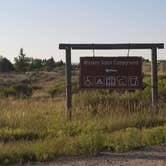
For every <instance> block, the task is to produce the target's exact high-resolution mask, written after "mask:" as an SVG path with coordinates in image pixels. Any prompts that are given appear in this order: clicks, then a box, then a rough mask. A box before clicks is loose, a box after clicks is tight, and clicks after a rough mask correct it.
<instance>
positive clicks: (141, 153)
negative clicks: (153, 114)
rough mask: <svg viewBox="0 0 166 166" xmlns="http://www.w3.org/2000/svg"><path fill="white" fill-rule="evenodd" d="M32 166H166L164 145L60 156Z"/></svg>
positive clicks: (165, 148) (165, 147)
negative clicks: (125, 150)
mask: <svg viewBox="0 0 166 166" xmlns="http://www.w3.org/2000/svg"><path fill="white" fill-rule="evenodd" d="M33 166H166V145H165V146H155V147H150V148H143V149H140V150H136V151H133V152H128V153H102V154H101V155H99V156H96V157H89V158H61V159H58V160H57V161H54V162H50V163H38V164H35V165H33Z"/></svg>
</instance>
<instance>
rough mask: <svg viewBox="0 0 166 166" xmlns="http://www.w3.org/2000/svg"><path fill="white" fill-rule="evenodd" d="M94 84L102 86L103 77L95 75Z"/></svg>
mask: <svg viewBox="0 0 166 166" xmlns="http://www.w3.org/2000/svg"><path fill="white" fill-rule="evenodd" d="M96 85H97V86H104V85H105V79H104V77H96Z"/></svg>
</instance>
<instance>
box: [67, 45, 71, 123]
mask: <svg viewBox="0 0 166 166" xmlns="http://www.w3.org/2000/svg"><path fill="white" fill-rule="evenodd" d="M71 88H72V87H71V48H70V47H66V99H67V101H66V107H67V119H68V120H70V121H71V116H72V115H71V106H72V92H71Z"/></svg>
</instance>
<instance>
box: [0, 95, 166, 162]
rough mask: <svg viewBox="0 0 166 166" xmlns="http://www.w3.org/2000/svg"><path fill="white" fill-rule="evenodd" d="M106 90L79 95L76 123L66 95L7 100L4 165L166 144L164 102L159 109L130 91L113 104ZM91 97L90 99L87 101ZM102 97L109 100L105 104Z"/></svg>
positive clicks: (1, 123)
mask: <svg viewBox="0 0 166 166" xmlns="http://www.w3.org/2000/svg"><path fill="white" fill-rule="evenodd" d="M101 93H103V92H92V93H89V94H88V92H85V94H84V93H82V95H80V94H77V95H75V96H74V98H73V109H72V112H73V116H72V121H71V122H69V121H67V120H66V110H65V102H64V99H63V98H62V99H60V100H56V99H43V100H42V99H40V100H34V99H26V100H21V99H20V100H18V99H17V100H16V99H15V100H14V99H10V98H9V99H6V100H3V99H2V100H1V101H0V108H1V111H0V164H16V163H17V164H18V163H24V162H29V161H50V160H54V159H56V158H57V157H60V156H75V155H94V154H98V153H100V152H101V151H111V152H115V151H117V152H119V151H128V150H133V149H136V148H139V147H143V146H149V145H160V144H164V143H166V112H165V108H166V107H165V106H164V105H163V104H162V106H159V111H158V112H157V113H153V112H152V111H151V109H150V107H148V106H147V105H144V104H142V103H137V102H136V103H135V105H134V104H133V103H131V102H132V100H133V101H135V100H134V98H135V97H133V96H134V95H137V94H129V95H131V96H132V97H131V96H130V97H128V94H124V95H125V97H124V96H123V95H122V96H118V94H114V95H115V96H114V97H116V96H117V97H119V99H121V102H119V101H115V100H113V101H110V102H109V99H111V97H110V98H109V99H108V100H107V101H105V99H106V97H104V96H105V95H101ZM90 94H93V97H94V98H92V97H91V95H90ZM88 95H89V100H88V99H87V100H88V101H89V103H88V101H86V99H84V100H82V98H86V97H87V96H88ZM98 95H100V96H98ZM85 96H86V97H85ZM107 97H109V96H107ZM121 97H122V98H121ZM126 98H128V99H129V100H127V99H126ZM122 99H124V100H122ZM100 100H101V101H105V102H104V103H103V104H102V103H101V102H99V101H100ZM78 102H79V104H78ZM113 102H116V103H113ZM118 102H119V104H118V105H117V103H118ZM94 103H96V105H95V104H94ZM120 103H121V104H120ZM130 105H131V107H129V106H130ZM138 105H140V106H139V107H138ZM136 106H137V107H138V108H137V107H136Z"/></svg>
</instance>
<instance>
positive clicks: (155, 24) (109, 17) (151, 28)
mask: <svg viewBox="0 0 166 166" xmlns="http://www.w3.org/2000/svg"><path fill="white" fill-rule="evenodd" d="M0 10H1V15H0V19H1V31H0V36H1V40H0V43H1V44H0V55H2V56H4V57H6V58H8V59H9V60H10V61H12V62H13V60H14V57H17V56H18V53H19V49H20V48H24V51H25V53H26V55H27V56H29V57H33V58H40V59H45V58H46V59H47V58H49V57H51V56H52V57H53V58H54V59H55V60H56V61H59V60H63V61H64V60H65V53H64V51H62V50H59V43H164V44H165V43H166V42H165V41H166V22H164V21H163V20H164V19H165V16H166V1H164V0H158V1H155V0H146V1H144V0H140V1H137V0H132V1H131V0H126V1H125V2H124V1H123V0H116V1H114V0H104V1H102V2H101V1H99V0H98V1H95V0H92V1H90V2H89V1H88V0H85V1H81V0H70V1H68V2H66V1H65V0H62V1H58V0H42V1H41V0H36V1H35V2H34V1H33V0H29V1H26V2H25V1H24V2H23V1H22V0H13V1H12V2H11V1H10V0H6V1H2V2H0ZM127 52H128V50H110V51H103V50H100V51H98V50H97V51H96V50H95V55H96V56H126V55H127ZM72 53H73V54H72V62H73V63H78V62H79V57H80V56H93V52H92V51H72ZM130 56H143V58H145V59H151V54H150V51H149V50H131V51H130ZM165 56H166V50H165V49H164V50H159V53H158V59H162V60H166V57H165Z"/></svg>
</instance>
